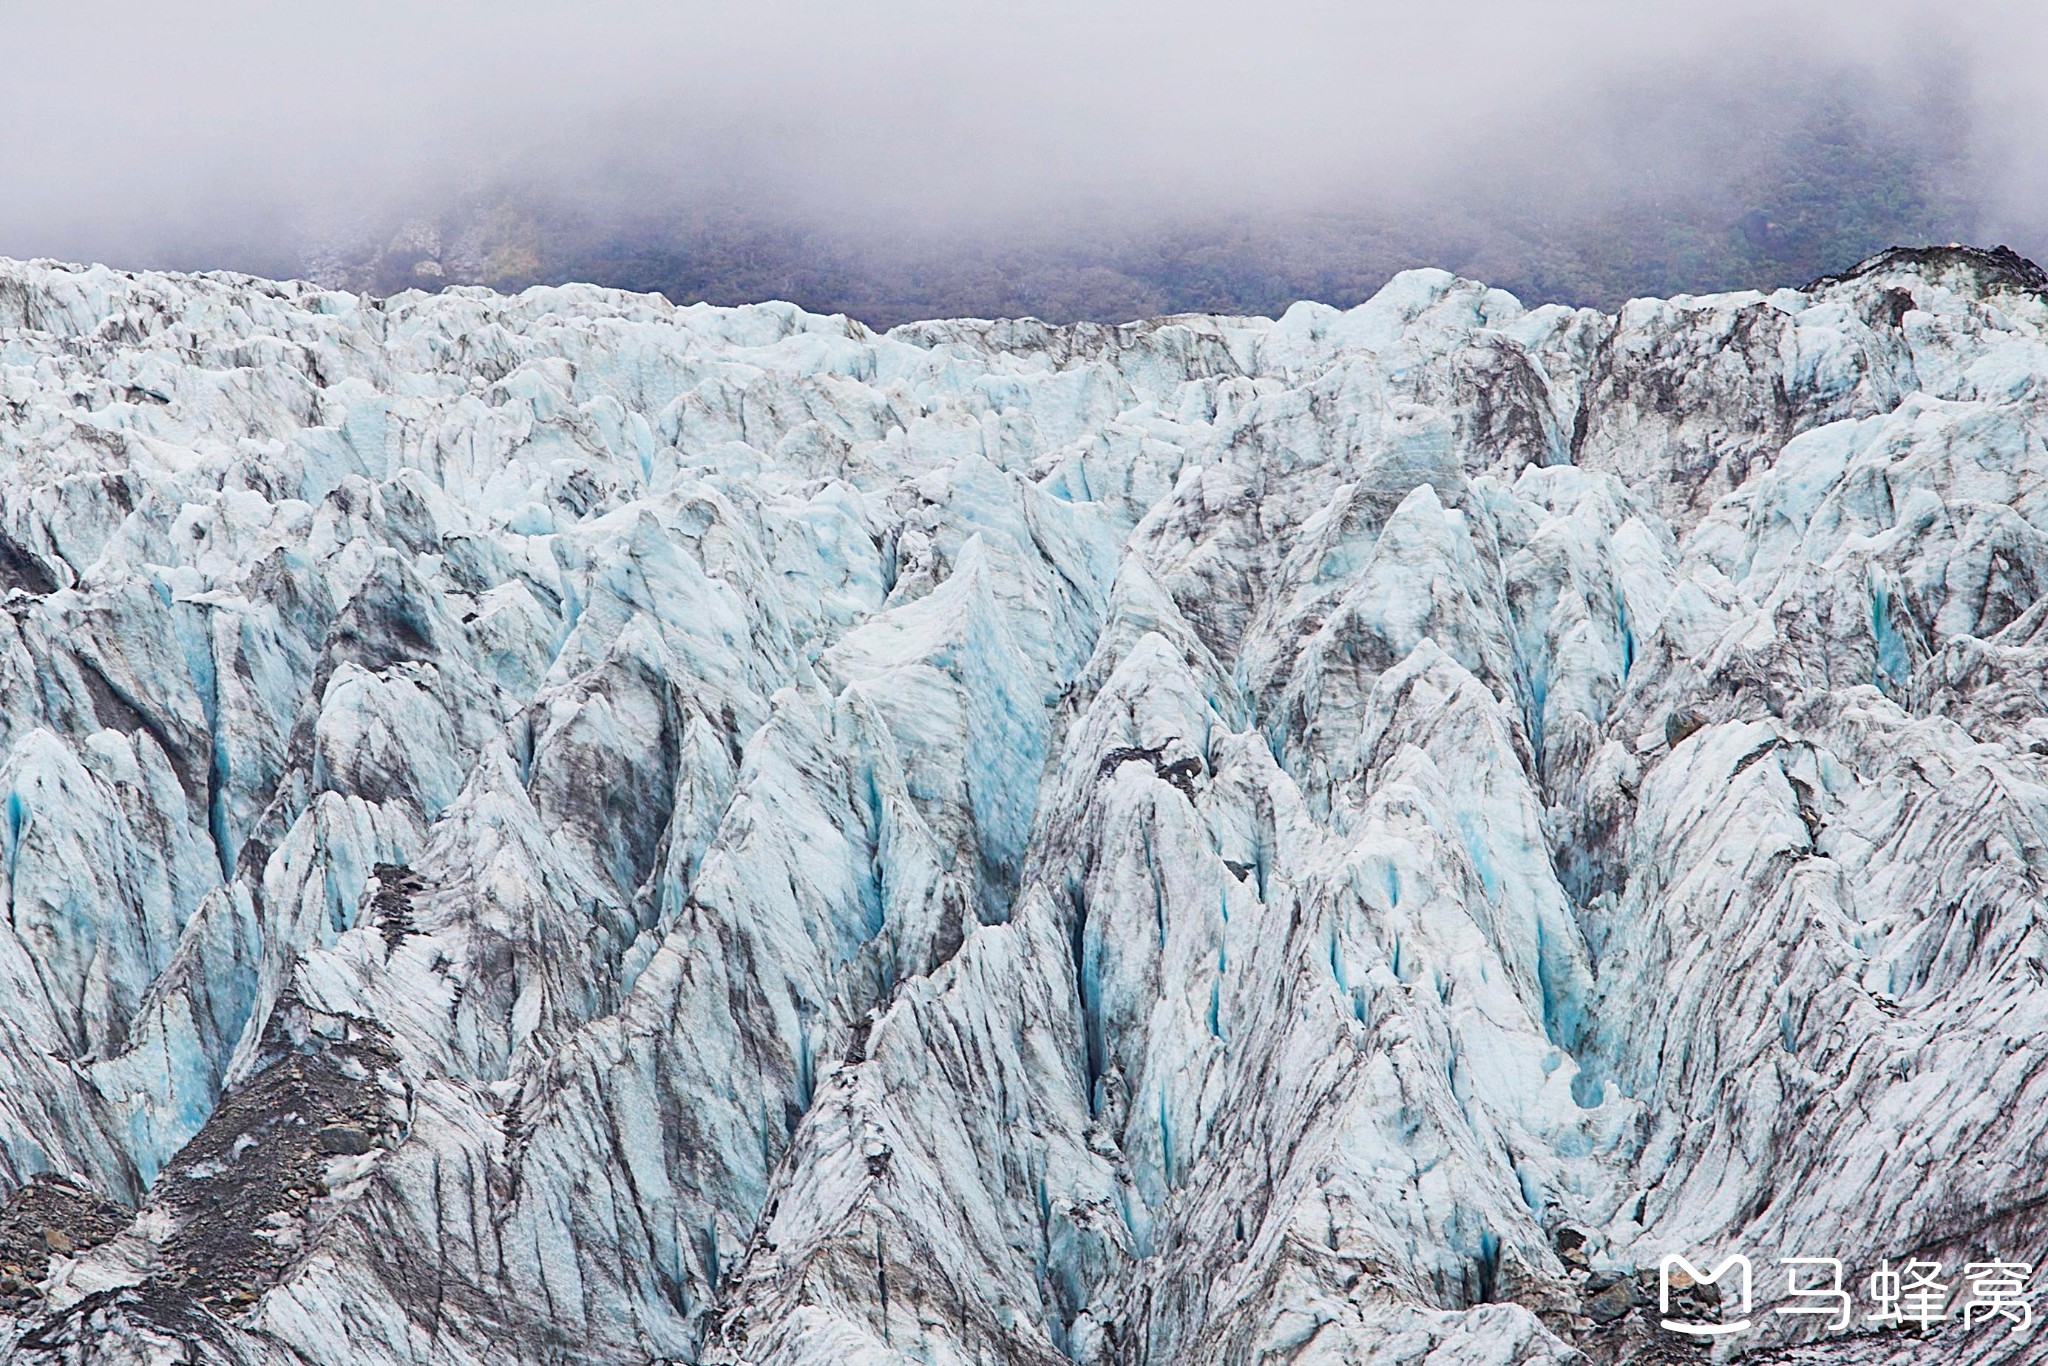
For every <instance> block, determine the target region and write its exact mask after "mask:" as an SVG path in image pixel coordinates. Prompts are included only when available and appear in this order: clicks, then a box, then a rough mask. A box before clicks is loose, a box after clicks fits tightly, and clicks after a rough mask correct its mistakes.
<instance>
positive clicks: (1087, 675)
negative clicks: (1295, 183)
mask: <svg viewBox="0 0 2048 1366" xmlns="http://www.w3.org/2000/svg"><path fill="white" fill-rule="evenodd" d="M2044 584H2048V276H2043V274H2042V273H2041V272H2040V271H2039V270H2038V269H2036V268H2034V267H2033V266H2032V265H2031V264H2030V263H2027V262H2025V261H2023V260H2021V259H2020V258H2018V257H2017V256H2014V255H2013V254H2012V253H2010V252H2007V251H2004V250H2003V249H2000V250H1998V251H1983V250H1978V249H1973V248H1961V247H1946V248H1927V249H1915V250H1903V249H1896V250H1894V251H1891V252H1888V253H1885V254H1883V255H1880V256H1878V257H1874V258H1872V259H1871V260H1869V261H1866V262H1863V263H1861V264H1860V265H1858V266H1857V267H1855V268H1854V269H1852V270H1848V271H1845V272H1844V273H1843V274H1841V275H1839V276H1835V277H1829V278H1826V279H1823V280H1820V281H1816V282H1814V283H1813V284H1812V285H1810V286H1808V287H1806V288H1805V289H1802V290H1793V289H1781V290H1778V291H1776V292H1773V293H1769V294H1764V293H1758V292H1747V293H1738V294H1722V295H1712V296H1698V297H1685V296H1681V297H1678V298H1673V299H1670V300H1647V299H1643V300H1635V301H1632V302H1630V303H1629V304H1628V305H1626V306H1625V307H1624V308H1622V309H1621V310H1620V312H1619V313H1618V314H1614V315H1607V314H1602V313H1599V312H1595V311H1593V310H1589V309H1577V310H1574V309H1569V308H1564V307H1560V306H1546V307H1541V308H1535V309H1527V308H1524V307H1523V306H1522V305H1521V304H1520V303H1519V302H1518V301H1517V300H1515V299H1514V298H1513V297H1511V296H1509V295H1508V294H1505V293H1503V292H1501V291H1499V290H1495V289H1489V288H1487V287H1485V286H1484V285H1482V284H1478V283H1475V282H1472V281H1468V280H1462V279H1458V278H1455V277H1453V276H1452V275H1450V274H1447V273H1444V272H1441V271H1433V270H1418V271H1410V272H1407V273H1405V274H1402V275H1400V276H1398V277H1397V278H1395V279H1394V280H1393V281H1392V282H1391V283H1390V284H1388V285H1387V286H1386V287H1385V288H1384V289H1382V290H1381V291H1380V292H1379V293H1378V294H1377V295H1376V296H1375V297H1374V298H1372V299H1371V300H1370V301H1369V302H1367V303H1365V304H1363V305H1361V306H1359V307H1357V308H1353V309H1350V310H1348V311H1339V310H1337V309H1333V308H1329V307H1324V306H1321V305H1316V304H1309V303H1303V304H1298V305H1296V306H1294V307H1292V308H1290V309H1288V310H1287V312H1286V313H1285V314H1284V315H1283V316H1282V317H1280V318H1278V319H1264V318H1231V317H1209V316H1180V317H1169V318H1161V319H1155V320H1151V321H1147V322H1141V323H1134V324H1129V325H1124V326H1114V327H1112V326H1097V325H1091V324H1081V325H1075V326H1064V327H1055V326H1048V325H1045V324H1041V323H1038V322H1035V321H1031V320H1021V321H997V322H989V321H977V320H950V321H935V322H921V323H911V324H907V325H904V326H900V327H897V328H895V329H894V330H892V331H889V332H887V333H875V332H872V331H870V330H869V329H868V328H866V327H864V326H862V325H861V324H859V323H858V322H854V321H850V320H848V319H846V318H842V317H821V316H815V315H810V314H806V313H804V312H802V311H800V310H798V309H796V308H794V307H792V306H788V305H783V304H763V305H758V306H752V307H744V308H712V307H707V306H701V305H699V306H689V307H677V306H673V305H671V304H670V303H668V302H667V301H666V300H664V299H662V298H660V297H658V296H637V295H629V294H623V293H618V292H614V291H607V290H601V289H597V288H592V287H582V286H566V287H542V288H534V289H529V290H527V291H526V292H524V293H521V294H518V295H516V296H504V295H498V294H494V293H491V292H489V291H487V290H483V289H481V288H467V287H466V288H452V289H449V290H446V291H444V292H442V293H439V294H431V295H429V294H422V293H417V292H409V293H405V294H400V295H396V296H393V297H390V298H371V297H359V296H356V295H352V294H348V293H343V292H337V291H330V290H323V289H320V288H317V287H315V286H313V285H310V284H306V283H303V282H272V281H266V280H261V279H256V278H252V277H246V276H238V275H228V274H212V275H173V274H150V273H143V274H130V273H124V272H119V271H113V270H109V269H105V268H101V267H92V268H82V267H77V266H71V265H65V264H62V263H57V262H49V261H35V262H18V261H0V591H4V594H5V600H4V603H0V607H4V612H0V904H4V906H5V910H6V914H5V918H4V921H0V1199H4V1201H5V1203H4V1205H0V1363H7V1366H16V1364H17V1363H19V1364H20V1366H27V1363H32V1362H37V1363H39V1362H62V1363H69V1364H73V1366H86V1364H87V1363H104V1364H106V1366H117V1364H119V1366H130V1364H132V1366H145V1364H148V1366H156V1364H158V1363H173V1362H184V1363H213V1364H215V1366H228V1364H229V1363H235V1364H237V1366H329V1364H338V1363H394V1364H395V1363H451V1364H452V1366H469V1364H471V1363H474V1364H475V1366H484V1364H485V1363H490V1364H492V1366H499V1364H502V1363H517V1364H519V1366H526V1364H528V1363H531V1364H532V1366H542V1364H543V1363H569V1362H577V1363H584V1362H589V1363H633V1364H635V1366H638V1364H640V1363H656V1362H661V1363H668V1362H699V1363H707V1364H708V1363H742V1362H745V1363H778V1364H783V1366H841V1364H844V1366H907V1364H908V1363H924V1364H925V1366H969V1363H973V1364H974V1366H993V1363H1004V1364H1005V1366H1057V1364H1058V1363H1069V1362H1078V1363H1085V1364H1087V1366H1174V1364H1176V1363H1231V1364H1232V1366H1240V1364H1242V1366H1252V1364H1254V1363H1274V1364H1277V1363H1299V1364H1300V1366H1463V1364H1464V1363H1471V1364H1472V1366H1550V1364H1552V1363H1555V1364H1557V1366H1563V1363H1567V1362H1579V1361H1584V1362H1589V1363H1620V1362H1628V1361H1640V1362H1684V1361H1700V1362H1704V1361H1706V1360H1708V1359H1709V1356H1710V1355H1712V1356H1713V1358H1714V1359H1716V1360H1726V1359H1729V1358H1730V1357H1733V1356H1742V1357H1744V1358H1745V1359H1748V1360H1752V1361H1757V1362H1794V1361H1797V1362H1819V1363H1861V1364H1864V1366H1878V1364H1879V1363H1884V1364H1885V1366H1894V1364H1898V1363H1907V1362H1943V1363H1959V1364H1964V1366H1992V1363H2004V1362H2034V1361H2048V1327H2043V1328H2042V1329H2040V1330H2038V1332H2039V1336H2038V1337H2035V1336H2031V1335H2030V1334H2028V1333H2026V1332H2023V1331H2022V1330H2021V1329H2019V1328H2018V1327H2017V1326H2012V1325H2007V1324H2004V1323H1991V1324H1986V1323H1983V1322H1978V1323H1976V1324H1966V1323H1965V1322H1963V1319H1962V1314H1961V1311H1960V1309H1958V1310H1957V1311H1956V1312H1955V1313H1953V1314H1951V1315H1950V1316H1949V1318H1947V1319H1945V1320H1944V1321H1943V1322H1942V1323H1941V1324H1940V1325H1938V1326H1937V1327H1936V1328H1935V1329H1934V1330H1933V1331H1931V1332H1930V1333H1927V1334H1924V1335H1922V1334H1912V1333H1901V1332H1897V1331H1889V1332H1886V1331H1875V1330H1873V1329H1872V1327H1871V1326H1870V1325H1868V1324H1867V1323H1865V1322H1862V1321H1861V1317H1860V1314H1859V1321H1858V1322H1857V1323H1856V1324H1854V1325H1853V1326H1852V1327H1851V1328H1849V1329H1848V1330H1846V1331H1842V1332H1831V1331H1829V1328H1828V1325H1827V1323H1826V1322H1825V1320H1816V1319H1814V1318H1810V1317H1809V1318H1800V1317H1792V1316H1780V1315H1774V1314H1772V1313H1770V1312H1768V1311H1760V1312H1758V1313H1757V1314H1756V1315H1755V1320H1756V1321H1755V1324H1754V1326H1753V1328H1752V1329H1751V1330H1750V1331H1749V1332H1748V1333H1746V1334H1744V1335H1741V1336H1739V1337H1736V1336H1730V1337H1727V1338H1724V1339H1723V1340H1722V1341H1721V1343H1720V1345H1718V1346H1716V1347H1713V1348H1711V1349H1710V1348H1709V1347H1708V1346H1707V1345H1706V1344H1705V1343H1704V1342H1703V1341H1700V1340H1695V1339H1693V1338H1689V1337H1686V1336H1683V1335H1679V1334H1674V1333H1672V1332H1670V1331H1669V1330H1666V1329H1664V1328H1662V1327H1660V1326H1659V1325H1658V1323H1657V1319H1658V1317H1659V1313H1660V1311H1659V1308H1658V1305H1657V1303H1656V1301H1657V1272H1658V1267H1659V1264H1660V1259H1661V1258H1662V1257H1663V1256H1665V1255H1666V1254H1670V1253H1677V1254H1681V1255H1685V1256H1687V1257H1689V1258H1693V1259H1695V1260H1699V1259H1703V1258H1705V1257H1706V1256H1708V1255H1713V1256H1715V1257H1718V1256H1719V1255H1720V1254H1722V1253H1724V1252H1730V1251H1736V1250H1742V1251H1746V1252H1747V1253H1748V1254H1749V1255H1751V1256H1753V1257H1755V1258H1756V1259H1757V1261H1758V1265H1759V1268H1760V1273H1759V1278H1760V1282H1762V1281H1770V1280H1771V1277H1769V1276H1766V1275H1764V1274H1763V1271H1764V1270H1766V1269H1770V1268H1773V1267H1774V1266H1775V1263H1774V1261H1773V1259H1775V1258H1778V1257H1781V1256H1782V1257H1790V1256H1800V1255H1805V1256H1824V1257H1834V1258H1838V1259H1840V1260H1841V1261H1842V1262H1843V1264H1844V1265H1845V1266H1846V1268H1848V1270H1849V1272H1850V1275H1851V1279H1852V1281H1853V1282H1854V1283H1855V1284H1861V1283H1862V1281H1863V1280H1864V1278H1866V1277H1868V1276H1869V1275H1870V1273H1871V1272H1872V1270H1873V1269H1874V1268H1876V1267H1878V1266H1879V1265H1880V1264H1882V1263H1887V1262H1897V1261H1901V1260H1903V1259H1906V1258H1909V1257H1918V1258H1924V1259H1928V1260H1935V1261H1942V1262H1945V1263H1946V1264H1947V1265H1948V1266H1949V1268H1950V1270H1951V1279H1953V1278H1954V1277H1953V1272H1954V1268H1956V1267H1957V1266H1959V1265H1960V1264H1962V1263H1964V1262H1967V1261H1982V1260H1985V1259H1986V1258H1988V1257H1992V1256H2003V1257H2006V1258H2009V1259H2016V1260H2019V1261H2023V1262H2028V1263H2043V1262H2048V1044H2044V1042H2043V1041H2044V1039H2048V924H2044V920H2048V900H2044V890H2043V889H2044V885H2048V599H2044V596H2043V586H2044ZM1772 1283H1773V1284H1775V1282H1774V1281H1773V1282H1772ZM2044 1283H2048V1282H2044ZM1760 1289H1761V1285H1760ZM1697 1293H1698V1295H1699V1296H1700V1303H1702V1304H1703V1305H1707V1306H1708V1307H1707V1308H1706V1309H1702V1311H1701V1312H1702V1313H1703V1314H1706V1315H1707V1316H1708V1317H1709V1318H1711V1317H1712V1313H1713V1312H1716V1311H1713V1310H1712V1308H1711V1302H1712V1296H1711V1294H1709V1293H1708V1292H1707V1291H1706V1290H1704V1289H1702V1290H1700V1291H1698V1292H1697ZM1730 1307H1731V1308H1732V1306H1730ZM2044 1314H2048V1306H2044Z"/></svg>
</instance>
